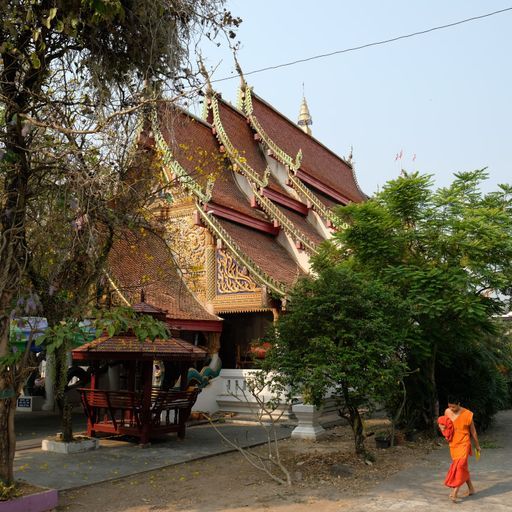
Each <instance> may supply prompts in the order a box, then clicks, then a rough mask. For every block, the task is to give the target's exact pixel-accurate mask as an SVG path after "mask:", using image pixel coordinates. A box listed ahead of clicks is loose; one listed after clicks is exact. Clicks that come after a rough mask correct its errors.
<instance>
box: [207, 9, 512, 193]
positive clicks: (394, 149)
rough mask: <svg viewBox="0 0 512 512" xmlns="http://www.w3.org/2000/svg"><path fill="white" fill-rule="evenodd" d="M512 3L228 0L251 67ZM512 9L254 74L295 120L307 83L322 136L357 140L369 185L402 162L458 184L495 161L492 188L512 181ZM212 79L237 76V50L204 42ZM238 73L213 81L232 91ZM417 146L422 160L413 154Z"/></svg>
mask: <svg viewBox="0 0 512 512" xmlns="http://www.w3.org/2000/svg"><path fill="white" fill-rule="evenodd" d="M511 6H512V0H508V1H500V0H486V1H483V0H480V1H477V0H444V1H442V0H428V1H427V0H415V1H412V0H380V1H379V0H359V1H355V0H350V1H348V0H339V1H336V0H317V1H315V2H312V1H310V0H309V1H306V0H294V1H292V0H274V1H271V0H259V1H257V2H254V1H249V0H228V1H227V7H228V9H230V10H231V11H232V13H233V14H235V15H238V16H240V17H241V18H242V19H243V20H244V21H243V23H242V25H241V27H240V29H239V32H238V39H239V40H240V41H241V49H240V51H239V55H238V58H239V61H240V63H241V65H242V68H243V69H244V71H245V72H248V71H252V70H254V69H259V68H262V67H266V66H270V65H275V64H280V63H284V62H288V61H292V60H295V59H300V58H304V57H309V56H313V55H316V54H321V53H327V52H330V51H334V50H339V49H343V48H346V47H352V46H356V45H359V44H364V43H368V42H372V41H377V40H381V39H387V38H390V37H394V36H397V35H401V34H406V33H410V32H414V31H418V30H423V29H427V28H430V27H433V26H436V25H443V24H446V23H450V22H453V21H457V20H459V19H463V18H467V17H472V16H477V15H481V14H484V13H486V12H490V11H494V10H498V9H503V8H506V7H511ZM511 50H512V11H509V12H507V13H504V14H500V15H497V16H493V17H490V18H486V19H483V20H479V21H474V22H471V23H467V24H464V25H460V26H457V27H454V28H450V29H447V30H443V31H438V32H434V33H431V34H427V35H424V36H418V37H415V38H411V39H406V40H404V41H400V42H396V43H391V44H388V45H384V46H380V47H375V48H368V49H364V50H360V51H357V52H353V53H347V54H342V55H337V56H333V57H328V58H324V59H319V60H315V61H312V62H308V63H304V64H297V65H295V66H292V67H287V68H283V69H279V70H273V71H268V72H264V73H260V74H255V75H252V76H250V77H248V82H249V83H250V85H252V86H253V87H254V90H255V92H256V93H257V94H258V95H260V96H262V97H263V98H265V99H266V100H267V101H268V102H270V103H272V104H273V105H274V106H275V107H276V108H277V109H278V110H280V111H281V112H282V113H283V114H285V115H286V116H288V117H289V118H291V119H293V120H296V118H297V115H298V112H299V106H300V102H301V99H302V83H303V82H304V88H305V95H306V98H307V101H308V104H309V107H310V111H311V115H312V117H313V123H314V124H313V126H312V128H313V135H314V136H315V137H316V138H318V139H319V140H320V141H322V142H323V143H324V144H326V145H327V146H328V147H330V148H331V149H332V150H333V151H335V152H336V153H338V154H340V155H342V156H344V155H347V154H348V152H349V148H350V146H351V145H353V146H354V160H355V167H356V173H357V177H358V180H359V183H360V185H361V187H362V188H363V190H364V191H365V192H366V193H368V194H371V193H373V192H375V191H376V190H377V189H378V187H382V185H383V184H384V183H385V182H386V181H387V180H389V179H392V178H394V177H396V176H397V174H398V173H399V171H400V165H399V163H398V162H396V161H395V155H396V154H397V153H399V152H400V151H401V150H403V155H404V156H403V159H402V167H404V168H405V169H407V170H409V171H411V170H418V171H420V172H422V173H430V174H433V175H434V176H435V183H436V185H438V186H443V185H446V184H448V183H450V181H451V179H452V177H453V173H454V172H457V171H462V170H471V169H476V168H482V167H488V172H489V174H490V178H489V180H488V182H487V183H486V184H485V185H484V187H483V188H484V190H493V189H495V188H496V186H497V184H498V183H504V182H508V183H511V182H512V140H511V139H512V137H511V135H512V101H511V100H512V66H511V65H510V52H511ZM203 52H204V54H205V56H206V58H207V63H208V65H209V66H218V67H217V70H216V71H215V74H214V77H213V78H223V77H226V76H231V75H234V74H235V73H234V69H233V63H232V59H231V57H230V53H229V51H227V50H225V49H222V48H221V49H216V48H214V47H213V46H212V45H208V44H204V45H203ZM238 83H239V81H238V79H235V80H231V81H226V82H221V83H218V84H215V87H216V89H217V90H219V91H220V92H222V94H223V97H224V98H226V99H228V100H231V101H232V102H235V100H236V90H237V87H238ZM414 154H416V160H415V161H412V158H413V155H414Z"/></svg>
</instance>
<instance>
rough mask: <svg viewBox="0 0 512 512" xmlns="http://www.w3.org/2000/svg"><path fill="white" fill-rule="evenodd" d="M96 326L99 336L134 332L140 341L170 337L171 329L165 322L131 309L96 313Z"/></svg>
mask: <svg viewBox="0 0 512 512" xmlns="http://www.w3.org/2000/svg"><path fill="white" fill-rule="evenodd" d="M94 325H95V327H96V334H97V336H100V335H101V334H102V333H103V332H106V333H108V335H109V336H114V335H116V334H121V333H126V332H133V334H134V335H135V336H136V337H137V339H138V340H139V341H145V340H147V339H149V340H151V341H154V340H155V339H157V338H167V337H169V329H168V327H167V325H166V324H165V323H164V322H160V321H159V320H156V319H155V318H153V317H152V316H150V315H143V314H138V313H136V312H135V311H134V310H133V309H132V308H129V307H117V308H113V309H104V310H98V311H96V312H95V321H94Z"/></svg>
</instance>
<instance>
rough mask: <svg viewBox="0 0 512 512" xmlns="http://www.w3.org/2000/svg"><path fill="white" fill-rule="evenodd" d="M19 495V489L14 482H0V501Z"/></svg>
mask: <svg viewBox="0 0 512 512" xmlns="http://www.w3.org/2000/svg"><path fill="white" fill-rule="evenodd" d="M20 495H21V493H20V490H19V489H18V486H17V485H16V484H15V483H14V484H11V485H6V484H4V483H3V482H0V501H9V500H12V499H14V498H17V497H18V496H20Z"/></svg>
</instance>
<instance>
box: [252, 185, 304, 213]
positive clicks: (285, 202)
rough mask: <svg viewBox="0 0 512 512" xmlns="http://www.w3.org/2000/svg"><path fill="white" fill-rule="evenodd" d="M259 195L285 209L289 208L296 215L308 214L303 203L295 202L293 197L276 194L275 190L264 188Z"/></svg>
mask: <svg viewBox="0 0 512 512" xmlns="http://www.w3.org/2000/svg"><path fill="white" fill-rule="evenodd" d="M261 193H262V195H264V196H265V197H268V198H269V199H271V200H272V201H274V202H275V203H279V204H280V205H282V206H285V207H286V208H289V209H290V210H293V211H295V212H297V213H300V214H301V215H307V214H308V211H309V209H308V207H307V206H306V205H305V204H304V203H301V202H300V201H297V199H294V198H293V197H290V196H285V195H284V194H281V193H280V192H277V191H276V190H272V189H269V188H264V189H263V190H262V192H261Z"/></svg>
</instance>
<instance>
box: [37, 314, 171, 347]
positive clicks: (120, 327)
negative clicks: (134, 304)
mask: <svg viewBox="0 0 512 512" xmlns="http://www.w3.org/2000/svg"><path fill="white" fill-rule="evenodd" d="M87 321H88V322H90V324H86V323H84V322H83V321H81V320H79V319H75V318H72V319H66V320H61V321H60V322H59V323H57V324H56V325H54V326H52V327H49V328H48V329H47V330H46V331H45V332H44V333H43V335H41V336H40V337H39V338H37V340H36V344H37V345H43V346H44V347H45V349H46V351H47V352H48V353H49V354H51V353H54V352H55V351H56V350H59V349H61V348H62V347H70V346H72V345H73V344H75V345H76V344H78V345H80V344H82V343H85V342H86V341H89V340H90V339H91V327H92V328H94V329H95V332H96V336H97V337H99V336H101V335H103V334H104V333H106V334H108V336H115V335H117V334H121V333H128V332H133V334H134V335H135V336H136V337H137V339H138V340H139V341H141V342H142V341H146V340H147V339H149V340H151V341H154V340H155V339H156V338H166V337H168V335H169V331H168V328H167V325H166V324H165V323H163V322H160V321H159V320H156V319H155V318H153V317H151V316H150V315H141V314H137V313H136V312H135V311H134V310H133V309H132V308H129V307H118V308H113V309H108V310H96V311H94V312H93V314H92V318H89V319H87Z"/></svg>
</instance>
